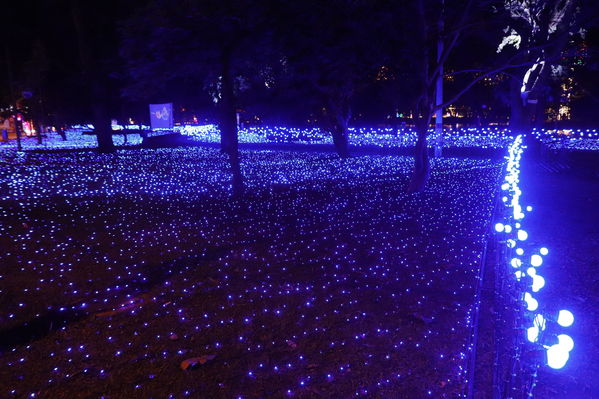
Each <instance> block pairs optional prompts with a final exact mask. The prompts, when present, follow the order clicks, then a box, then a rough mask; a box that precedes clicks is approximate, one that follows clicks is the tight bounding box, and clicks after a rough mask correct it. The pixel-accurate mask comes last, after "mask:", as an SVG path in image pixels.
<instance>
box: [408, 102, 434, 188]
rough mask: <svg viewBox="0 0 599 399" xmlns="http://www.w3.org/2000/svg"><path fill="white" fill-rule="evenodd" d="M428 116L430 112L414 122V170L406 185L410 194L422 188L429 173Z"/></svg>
mask: <svg viewBox="0 0 599 399" xmlns="http://www.w3.org/2000/svg"><path fill="white" fill-rule="evenodd" d="M430 118H431V116H430V114H428V113H427V114H426V115H424V116H423V117H422V118H419V119H418V120H417V122H416V133H417V134H418V140H417V141H416V148H415V150H414V172H413V173H412V178H411V180H410V185H409V186H408V193H410V194H411V193H417V192H420V191H422V190H424V187H425V186H426V183H427V182H428V178H429V175H430V161H429V156H428V148H427V145H426V136H427V134H428V125H429V121H430Z"/></svg>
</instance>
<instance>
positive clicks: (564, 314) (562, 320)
mask: <svg viewBox="0 0 599 399" xmlns="http://www.w3.org/2000/svg"><path fill="white" fill-rule="evenodd" d="M572 323H574V315H573V314H572V312H570V311H569V310H560V311H559V314H558V316H557V324H559V325H560V326H562V327H570V326H571V325H572Z"/></svg>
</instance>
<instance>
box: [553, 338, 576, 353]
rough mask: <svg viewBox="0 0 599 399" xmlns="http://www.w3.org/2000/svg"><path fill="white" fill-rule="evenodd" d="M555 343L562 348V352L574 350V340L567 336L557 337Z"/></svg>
mask: <svg viewBox="0 0 599 399" xmlns="http://www.w3.org/2000/svg"><path fill="white" fill-rule="evenodd" d="M557 342H559V343H558V345H559V346H561V347H562V348H564V350H567V351H568V352H570V351H571V350H572V349H574V340H573V339H572V338H571V337H570V336H569V335H567V334H560V335H558V336H557Z"/></svg>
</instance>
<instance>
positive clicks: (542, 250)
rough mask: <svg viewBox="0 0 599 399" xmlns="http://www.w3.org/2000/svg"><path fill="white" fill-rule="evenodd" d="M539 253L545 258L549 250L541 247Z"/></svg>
mask: <svg viewBox="0 0 599 399" xmlns="http://www.w3.org/2000/svg"><path fill="white" fill-rule="evenodd" d="M539 252H540V253H541V255H544V256H545V255H547V254H548V253H549V250H548V249H547V248H545V247H543V248H541V249H540V250H539Z"/></svg>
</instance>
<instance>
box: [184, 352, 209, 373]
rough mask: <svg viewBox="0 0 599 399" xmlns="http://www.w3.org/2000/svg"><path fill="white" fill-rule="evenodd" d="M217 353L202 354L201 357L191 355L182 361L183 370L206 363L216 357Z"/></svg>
mask: <svg viewBox="0 0 599 399" xmlns="http://www.w3.org/2000/svg"><path fill="white" fill-rule="evenodd" d="M215 357H216V355H202V356H199V357H190V358H189V359H185V360H183V361H182V362H181V370H188V369H193V368H195V367H197V366H199V365H202V364H206V363H207V362H209V361H210V360H212V359H214V358H215Z"/></svg>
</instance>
